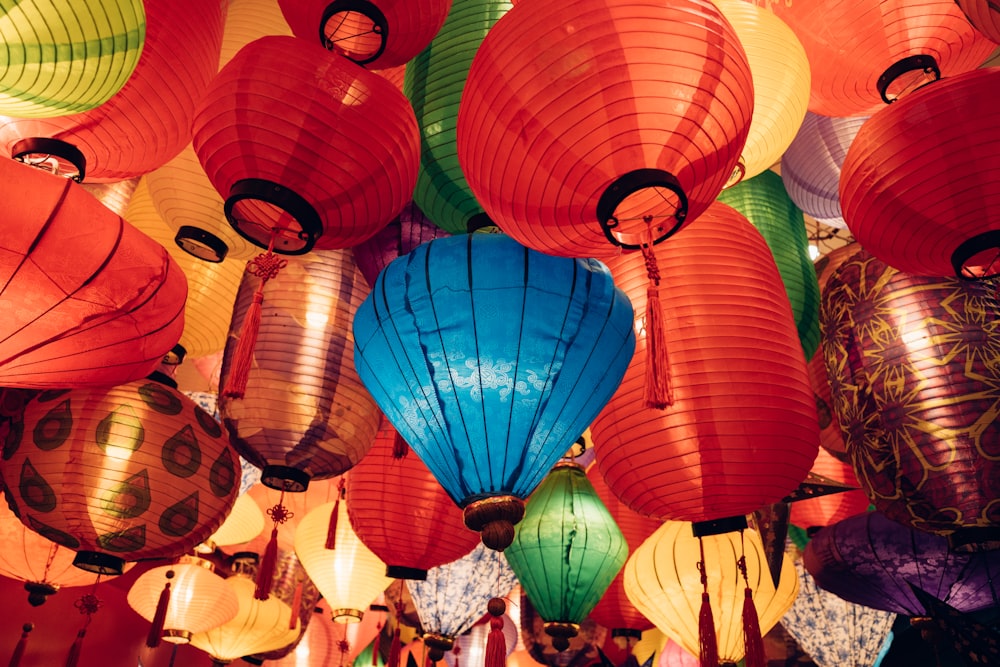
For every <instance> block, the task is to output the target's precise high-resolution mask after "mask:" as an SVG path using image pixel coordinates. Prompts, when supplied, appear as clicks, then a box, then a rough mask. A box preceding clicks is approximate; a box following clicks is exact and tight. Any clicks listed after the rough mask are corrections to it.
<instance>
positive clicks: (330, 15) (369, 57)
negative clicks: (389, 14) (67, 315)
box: [319, 0, 389, 65]
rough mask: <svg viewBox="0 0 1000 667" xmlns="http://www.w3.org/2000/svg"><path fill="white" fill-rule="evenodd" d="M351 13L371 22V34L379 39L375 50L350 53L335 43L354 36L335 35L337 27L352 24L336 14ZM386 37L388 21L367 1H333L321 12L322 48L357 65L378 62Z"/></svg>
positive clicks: (383, 50) (320, 34)
mask: <svg viewBox="0 0 1000 667" xmlns="http://www.w3.org/2000/svg"><path fill="white" fill-rule="evenodd" d="M351 12H356V13H358V14H361V15H362V16H364V17H365V18H367V19H368V20H370V21H371V22H372V28H371V32H372V33H373V34H375V35H378V36H379V37H380V38H381V39H380V40H379V44H378V46H377V47H376V48H375V49H373V50H371V49H370V50H369V51H368V52H367V53H352V52H349V51H347V50H346V49H343V47H342V46H341V45H340V44H338V43H337V42H338V41H339V40H341V39H348V38H349V37H354V36H355V35H339V34H338V33H337V26H339V25H343V24H347V25H352V24H353V22H352V21H349V20H345V17H343V16H337V14H349V13H351ZM328 26H329V27H330V28H332V29H330V30H329V36H328ZM388 37H389V20H388V19H386V18H385V14H383V13H382V10H381V9H379V8H378V7H376V6H375V5H374V4H372V3H371V2H368V0H334V1H333V2H331V3H330V4H329V5H327V6H326V9H324V10H323V17H322V18H321V19H320V22H319V39H320V42H321V43H322V44H323V46H324V48H326V49H327V50H328V51H336V52H342V53H343V54H344V55H345V56H346V57H347V59H348V60H351V61H353V62H356V63H357V64H359V65H367V64H368V63H371V62H374V61H376V60H378V58H379V56H381V55H382V54H383V53H384V52H385V44H386V41H387V40H388Z"/></svg>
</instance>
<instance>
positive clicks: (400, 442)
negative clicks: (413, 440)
mask: <svg viewBox="0 0 1000 667" xmlns="http://www.w3.org/2000/svg"><path fill="white" fill-rule="evenodd" d="M409 453H410V443H408V442H407V441H406V438H404V437H403V436H401V435H400V434H399V431H396V437H395V439H393V441H392V458H394V459H405V458H406V455H407V454H409Z"/></svg>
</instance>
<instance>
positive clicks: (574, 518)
mask: <svg viewBox="0 0 1000 667" xmlns="http://www.w3.org/2000/svg"><path fill="white" fill-rule="evenodd" d="M504 555H505V556H507V562H508V563H509V564H510V567H511V569H512V570H514V574H516V575H517V578H518V581H520V582H521V586H522V587H523V588H524V591H525V593H526V594H527V595H528V599H529V600H530V601H531V604H532V605H533V606H534V607H535V609H536V610H537V611H538V613H539V614H540V615H541V617H542V618H543V619H544V620H545V632H546V633H548V634H549V635H551V636H552V637H553V641H552V645H553V646H554V647H555V648H557V649H558V650H560V651H562V650H565V649H566V648H567V647H568V646H569V639H570V638H571V637H575V636H576V634H577V631H578V628H579V624H580V623H581V622H582V621H583V620H584V619H585V618H586V617H587V614H589V613H590V611H591V610H592V609H593V608H594V607H595V606H596V605H597V602H598V601H599V600H600V599H601V596H602V595H604V592H605V591H606V590H607V589H608V587H609V586H610V585H611V582H612V581H613V580H614V578H615V576H617V575H618V572H619V571H620V570H621V569H622V567H623V566H624V565H625V561H626V559H627V558H628V542H627V541H626V540H625V536H624V535H623V534H622V531H621V530H620V529H619V528H618V525H617V524H616V523H615V520H614V518H613V517H612V516H611V513H610V512H609V511H608V509H607V507H605V506H604V503H603V502H602V501H601V498H600V497H599V496H598V495H597V491H596V490H595V489H594V487H593V485H592V484H591V483H590V480H588V479H587V475H586V474H585V473H584V471H583V468H582V467H581V466H580V465H578V464H576V463H573V462H569V461H561V462H560V463H557V464H556V466H555V467H554V468H553V469H552V472H550V473H549V474H548V476H547V477H546V478H545V479H544V480H543V481H542V483H541V484H539V486H538V488H537V489H536V490H535V492H534V493H533V494H532V495H531V498H530V499H529V500H528V503H527V505H526V507H525V511H524V518H523V519H522V520H521V522H520V523H519V524H518V525H517V532H516V535H515V537H514V542H513V543H512V544H511V545H510V546H509V547H507V550H506V551H505V552H504Z"/></svg>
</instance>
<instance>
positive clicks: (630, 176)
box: [597, 169, 688, 250]
mask: <svg viewBox="0 0 1000 667" xmlns="http://www.w3.org/2000/svg"><path fill="white" fill-rule="evenodd" d="M648 188H663V189H665V190H669V191H671V192H672V193H674V195H676V197H677V206H676V208H675V209H674V213H673V222H672V223H671V224H669V225H667V224H664V223H663V222H660V223H657V224H655V226H654V225H653V223H652V221H651V220H650V219H648V218H644V219H642V220H641V221H639V222H638V223H633V224H632V225H630V227H629V229H628V230H625V229H622V228H621V221H619V219H618V218H617V217H616V216H615V212H616V210H617V209H618V207H619V206H620V205H621V204H622V203H623V202H624V201H625V200H626V199H628V198H629V197H630V196H631V195H634V194H635V193H637V192H640V191H642V190H646V189H648ZM687 211H688V198H687V193H685V192H684V188H683V187H681V184H680V181H679V180H677V177H676V176H674V175H673V174H671V173H670V172H669V171H664V170H662V169H635V170H633V171H630V172H628V173H627V174H623V175H621V176H619V177H618V178H617V179H615V180H614V181H613V182H612V183H611V185H609V186H608V187H607V189H605V190H604V192H603V193H602V194H601V197H600V199H598V200H597V221H598V222H599V223H600V225H601V229H602V230H604V236H605V237H607V239H608V241H610V242H611V243H612V244H614V245H617V246H621V247H622V248H624V249H626V250H638V249H639V248H641V247H643V246H646V245H655V244H657V243H659V242H660V241H663V240H665V239H666V238H668V237H669V236H672V235H673V234H674V232H676V231H677V230H678V229H680V227H681V225H683V224H684V220H685V218H687Z"/></svg>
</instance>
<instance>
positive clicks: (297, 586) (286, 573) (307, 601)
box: [247, 548, 322, 662]
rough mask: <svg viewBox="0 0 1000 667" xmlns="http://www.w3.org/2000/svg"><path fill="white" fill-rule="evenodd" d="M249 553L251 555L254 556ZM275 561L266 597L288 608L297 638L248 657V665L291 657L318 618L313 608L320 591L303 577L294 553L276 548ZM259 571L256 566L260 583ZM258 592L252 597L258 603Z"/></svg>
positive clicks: (315, 605)
mask: <svg viewBox="0 0 1000 667" xmlns="http://www.w3.org/2000/svg"><path fill="white" fill-rule="evenodd" d="M248 553H249V554H251V555H252V554H255V553H256V552H248ZM275 561H276V567H275V570H274V576H273V578H272V581H271V588H270V590H269V597H276V598H278V599H279V600H281V601H282V602H284V603H285V604H286V605H288V607H289V608H290V609H291V610H292V614H293V617H294V618H295V619H296V623H298V627H299V634H298V635H297V638H296V639H295V640H294V641H293V642H292V643H291V644H288V645H287V646H284V647H282V648H278V649H274V650H270V651H265V652H263V653H256V654H254V655H253V656H250V659H248V660H247V662H253V660H259V661H266V660H279V659H281V658H284V657H285V656H287V655H291V654H292V653H294V652H295V649H296V648H297V647H298V645H299V644H300V643H301V642H302V638H303V635H304V633H305V632H306V631H307V630H308V629H309V628H310V627H311V626H312V621H313V620H315V619H316V616H317V615H318V614H317V612H316V607H317V606H318V605H319V603H320V601H321V599H322V596H321V595H320V592H319V589H318V588H316V584H314V583H313V581H312V580H311V579H310V578H309V576H308V575H307V574H306V571H305V569H304V568H303V567H302V563H300V562H299V559H298V556H296V555H295V551H294V550H288V551H285V550H284V549H281V548H279V549H278V557H277V558H276V559H275ZM259 570H260V566H259V565H258V577H257V580H258V581H259V580H260V576H259V575H260V572H259ZM258 592H259V590H255V591H254V597H255V599H258V600H259V599H260V597H259V596H258V595H257V594H258ZM289 625H291V621H289Z"/></svg>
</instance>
